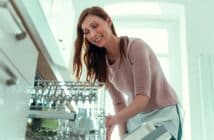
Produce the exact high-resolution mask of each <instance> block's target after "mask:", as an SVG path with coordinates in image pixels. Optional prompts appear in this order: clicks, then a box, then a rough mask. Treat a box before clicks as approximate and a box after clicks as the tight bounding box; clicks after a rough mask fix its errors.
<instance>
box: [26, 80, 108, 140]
mask: <svg viewBox="0 0 214 140" xmlns="http://www.w3.org/2000/svg"><path fill="white" fill-rule="evenodd" d="M104 90H105V89H104V88H103V86H102V85H101V84H98V83H93V84H92V83H88V82H71V81H67V82H64V81H63V82H62V81H53V80H36V81H35V84H34V88H33V89H30V90H29V92H30V93H29V94H30V95H31V98H30V102H29V112H28V114H29V115H28V119H27V126H26V127H27V129H26V140H104V139H105V135H106V130H105V122H104V121H105V115H106V114H105V111H104V105H105V97H104Z"/></svg>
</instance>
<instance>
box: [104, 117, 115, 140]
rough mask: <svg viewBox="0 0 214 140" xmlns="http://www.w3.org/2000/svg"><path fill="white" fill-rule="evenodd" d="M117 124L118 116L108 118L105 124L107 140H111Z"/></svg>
mask: <svg viewBox="0 0 214 140" xmlns="http://www.w3.org/2000/svg"><path fill="white" fill-rule="evenodd" d="M116 123H117V122H116V116H112V115H109V116H107V117H106V122H105V126H106V130H107V133H106V140H110V139H111V134H112V131H113V129H114V127H115V125H116Z"/></svg>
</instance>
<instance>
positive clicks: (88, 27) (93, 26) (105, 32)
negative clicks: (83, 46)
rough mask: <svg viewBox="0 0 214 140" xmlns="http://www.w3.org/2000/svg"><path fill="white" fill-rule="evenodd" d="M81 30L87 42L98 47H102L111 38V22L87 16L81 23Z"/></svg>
mask: <svg viewBox="0 0 214 140" xmlns="http://www.w3.org/2000/svg"><path fill="white" fill-rule="evenodd" d="M82 30H83V33H84V36H85V38H86V39H87V41H89V42H90V43H92V44H94V45H96V46H98V47H104V46H105V45H106V43H107V42H108V41H109V40H110V37H111V36H112V31H111V20H110V19H107V20H103V19H102V18H100V17H98V16H94V15H87V16H86V18H85V19H84V21H83V23H82Z"/></svg>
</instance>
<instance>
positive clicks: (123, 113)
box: [115, 94, 149, 124]
mask: <svg viewBox="0 0 214 140" xmlns="http://www.w3.org/2000/svg"><path fill="white" fill-rule="evenodd" d="M148 101H149V97H148V96H145V95H143V94H138V95H137V96H135V98H134V100H133V101H132V102H131V103H130V104H129V105H128V106H127V107H126V108H123V109H122V110H120V111H119V112H118V113H117V114H115V121H116V123H117V124H120V123H123V122H126V121H127V120H128V119H129V118H131V117H133V116H135V115H136V114H137V113H139V112H142V111H143V110H144V108H145V106H146V105H147V103H148Z"/></svg>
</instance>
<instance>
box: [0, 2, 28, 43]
mask: <svg viewBox="0 0 214 140" xmlns="http://www.w3.org/2000/svg"><path fill="white" fill-rule="evenodd" d="M9 4H10V1H9ZM9 4H8V2H6V1H4V2H1V1H0V8H6V9H8V11H9V13H10V15H11V17H12V19H13V20H14V22H15V23H16V25H17V26H18V28H19V29H20V31H21V33H17V34H16V35H15V38H16V40H22V39H24V38H25V37H26V36H27V34H26V32H25V30H24V28H23V26H22V25H21V23H20V22H19V20H18V19H17V16H16V15H15V14H14V10H13V9H12V8H11V6H10V5H9Z"/></svg>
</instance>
